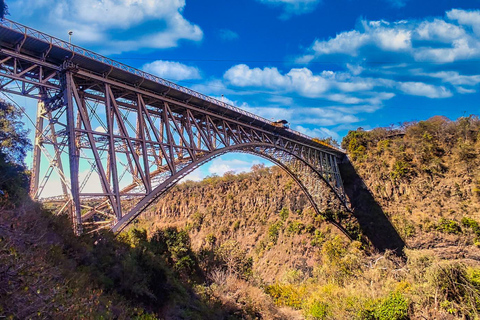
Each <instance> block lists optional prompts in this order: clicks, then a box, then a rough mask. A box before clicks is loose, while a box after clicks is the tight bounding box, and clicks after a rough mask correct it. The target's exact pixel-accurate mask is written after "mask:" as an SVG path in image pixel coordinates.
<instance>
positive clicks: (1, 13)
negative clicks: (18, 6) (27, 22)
mask: <svg viewBox="0 0 480 320" xmlns="http://www.w3.org/2000/svg"><path fill="white" fill-rule="evenodd" d="M7 14H8V7H7V4H6V3H5V1H4V0H0V19H3V18H5V16H6V15H7Z"/></svg>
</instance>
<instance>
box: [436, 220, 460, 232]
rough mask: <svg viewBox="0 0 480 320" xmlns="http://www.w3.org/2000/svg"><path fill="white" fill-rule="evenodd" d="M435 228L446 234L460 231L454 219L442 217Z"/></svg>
mask: <svg viewBox="0 0 480 320" xmlns="http://www.w3.org/2000/svg"><path fill="white" fill-rule="evenodd" d="M437 230H438V231H440V232H443V233H448V234H459V233H462V228H460V225H459V224H458V222H457V221H455V220H450V219H445V218H442V219H440V221H439V222H438V224H437Z"/></svg>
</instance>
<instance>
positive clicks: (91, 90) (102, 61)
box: [0, 20, 348, 233]
mask: <svg viewBox="0 0 480 320" xmlns="http://www.w3.org/2000/svg"><path fill="white" fill-rule="evenodd" d="M0 45H1V47H0V91H1V92H3V93H6V94H9V93H11V94H17V95H21V96H27V97H31V98H34V99H36V100H38V110H37V117H36V125H35V130H36V132H35V143H34V150H33V153H34V157H33V158H34V159H33V169H32V179H31V195H32V197H33V198H35V199H39V198H41V195H42V192H43V191H44V190H45V187H46V185H47V181H48V180H49V178H50V177H51V176H52V174H54V173H55V174H56V175H57V176H58V177H59V180H60V184H61V188H62V195H61V196H60V198H59V200H60V201H61V202H62V206H60V211H64V212H65V211H68V212H70V214H71V216H72V219H73V222H74V226H75V228H76V232H77V233H81V232H83V231H84V230H86V229H88V230H95V229H98V228H104V227H109V228H111V229H112V230H113V231H119V230H122V229H123V228H124V227H125V226H126V225H127V224H128V223H130V222H131V221H132V220H133V219H134V218H136V217H137V216H138V215H139V214H141V213H142V211H144V210H145V209H146V208H147V207H148V206H149V205H150V204H151V203H152V202H154V201H155V200H156V199H158V198H160V197H161V196H162V195H163V194H165V193H166V192H168V190H169V189H171V188H172V187H173V186H174V185H175V184H176V183H177V182H179V181H180V180H181V179H182V178H184V177H185V176H186V175H187V174H189V173H190V172H192V171H193V170H195V169H196V168H198V167H199V166H201V165H203V164H205V163H206V162H208V161H210V160H212V159H213V158H215V157H218V156H220V155H222V154H225V153H228V152H243V153H249V154H254V155H257V156H260V157H263V158H265V159H268V160H270V161H272V162H273V163H275V164H277V165H279V166H280V167H282V168H283V169H285V170H286V172H288V174H289V175H290V176H291V177H292V178H293V179H294V180H295V181H296V182H297V183H298V184H299V185H300V187H301V188H302V189H303V191H304V192H305V194H306V195H307V197H308V199H309V200H310V202H311V204H312V206H313V208H314V209H315V210H316V211H317V213H319V214H321V213H322V210H324V209H325V208H324V207H322V201H323V200H322V199H323V197H324V196H325V193H326V192H329V193H330V194H333V195H334V196H335V197H336V199H338V200H339V201H340V202H341V203H343V204H345V205H346V206H348V203H347V198H346V196H345V192H344V189H343V185H342V179H341V176H340V172H339V168H338V163H339V162H340V161H342V160H343V159H344V157H345V154H344V153H343V152H342V151H341V150H338V149H336V148H333V147H329V146H326V145H322V144H319V143H318V142H315V141H313V140H312V139H311V138H310V137H307V136H305V135H303V134H300V133H298V132H296V131H293V130H290V129H288V128H279V127H278V126H275V125H273V124H272V123H271V122H270V121H269V120H267V119H264V118H261V117H259V116H257V115H254V114H252V113H249V112H246V111H244V110H242V109H239V108H236V107H234V106H231V105H228V104H226V103H224V102H222V101H219V100H216V99H214V98H211V97H208V96H205V95H203V94H200V93H198V92H195V91H193V90H190V89H187V88H185V87H181V86H179V85H177V84H174V83H172V82H169V81H166V80H164V79H161V78H158V77H156V76H153V75H151V74H147V73H145V72H143V71H140V70H137V69H134V68H132V67H129V66H126V65H123V64H121V63H119V62H116V61H113V60H111V59H108V58H106V57H103V56H101V55H99V54H96V53H94V52H91V51H88V50H85V49H83V48H80V47H77V46H75V45H72V44H71V43H68V42H65V41H62V40H59V39H57V38H54V37H51V36H49V35H47V34H44V33H41V32H39V31H36V30H33V29H31V28H28V27H26V26H23V25H20V24H18V23H15V22H13V21H9V20H3V21H1V22H0ZM85 172H86V174H85ZM86 181H94V182H95V183H96V184H97V185H98V188H96V190H88V189H89V187H88V186H89V185H91V183H90V184H88V183H86ZM331 222H332V223H333V224H335V225H337V227H339V228H340V229H341V230H343V231H344V232H345V229H344V228H343V227H342V225H341V222H340V221H335V219H332V220H331Z"/></svg>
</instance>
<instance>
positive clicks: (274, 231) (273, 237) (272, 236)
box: [268, 221, 283, 244]
mask: <svg viewBox="0 0 480 320" xmlns="http://www.w3.org/2000/svg"><path fill="white" fill-rule="evenodd" d="M282 226H283V223H282V222H281V221H277V222H275V223H274V224H272V225H270V227H269V228H268V240H269V241H270V242H273V243H274V244H276V243H277V240H278V236H279V234H280V230H281V227H282Z"/></svg>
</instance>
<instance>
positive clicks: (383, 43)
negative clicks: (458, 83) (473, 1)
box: [299, 9, 480, 63]
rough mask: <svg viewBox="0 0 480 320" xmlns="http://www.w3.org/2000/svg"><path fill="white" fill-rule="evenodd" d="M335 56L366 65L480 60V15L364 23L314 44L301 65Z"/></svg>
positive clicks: (464, 12) (455, 12)
mask: <svg viewBox="0 0 480 320" xmlns="http://www.w3.org/2000/svg"><path fill="white" fill-rule="evenodd" d="M333 55H337V59H338V60H339V61H342V58H341V56H344V57H345V56H347V57H350V58H352V57H353V58H355V57H357V58H358V59H359V60H360V59H362V60H366V62H369V61H370V62H384V61H404V62H411V61H413V62H430V63H445V62H455V61H459V60H468V59H473V58H478V57H480V11H472V10H471V11H467V10H459V9H453V10H451V11H448V12H446V15H445V17H443V18H438V17H437V18H434V19H428V20H423V21H421V20H402V21H395V22H389V21H383V20H382V21H366V20H363V21H361V22H360V23H359V26H358V27H357V28H356V29H355V30H349V31H344V32H341V33H339V34H337V35H336V36H335V37H333V38H330V39H327V40H315V41H314V43H313V44H312V46H311V48H310V50H309V52H307V53H306V54H305V55H303V56H301V57H299V61H303V62H307V61H311V60H314V59H322V58H324V57H326V56H330V57H332V56H333ZM338 56H340V57H338ZM375 59H376V60H377V61H375ZM378 59H383V61H378ZM343 60H344V61H346V59H345V58H344V59H343ZM349 61H351V59H349Z"/></svg>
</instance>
